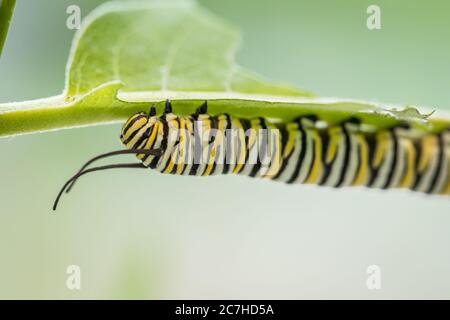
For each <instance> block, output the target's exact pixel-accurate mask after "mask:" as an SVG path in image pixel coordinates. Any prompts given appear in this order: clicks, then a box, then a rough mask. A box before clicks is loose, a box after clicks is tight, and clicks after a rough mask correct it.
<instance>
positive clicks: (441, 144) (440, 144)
mask: <svg viewBox="0 0 450 320" xmlns="http://www.w3.org/2000/svg"><path fill="white" fill-rule="evenodd" d="M437 138H438V148H439V153H438V157H439V158H438V163H437V166H436V171H435V172H434V176H433V179H432V180H431V184H430V186H429V187H428V190H427V191H426V193H432V192H433V189H434V188H435V186H436V184H437V182H438V180H439V175H440V173H441V170H442V163H443V161H444V159H443V158H444V142H443V140H442V134H439V135H438V136H437Z"/></svg>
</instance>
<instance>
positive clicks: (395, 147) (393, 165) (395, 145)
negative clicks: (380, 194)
mask: <svg viewBox="0 0 450 320" xmlns="http://www.w3.org/2000/svg"><path fill="white" fill-rule="evenodd" d="M389 133H390V135H391V139H392V144H393V150H392V152H393V154H392V163H391V168H390V169H389V173H388V176H387V180H386V182H385V183H384V186H383V187H382V188H383V189H387V188H389V185H390V184H391V182H392V178H393V177H394V172H395V168H396V167H397V163H398V139H397V136H396V134H395V131H394V130H389Z"/></svg>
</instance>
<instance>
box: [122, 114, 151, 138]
mask: <svg viewBox="0 0 450 320" xmlns="http://www.w3.org/2000/svg"><path fill="white" fill-rule="evenodd" d="M143 117H144V116H142V117H141V118H143ZM144 118H145V117H144ZM147 123H148V121H147V122H145V123H144V124H142V125H141V126H139V127H138V128H137V129H136V130H135V131H133V132H132V133H131V135H130V136H129V137H128V139H126V140H124V141H123V144H125V145H126V144H128V143H129V142H130V141H131V140H133V138H134V137H135V136H136V134H137V133H138V132H139V130H141V129H142V127H144V126H146V125H147Z"/></svg>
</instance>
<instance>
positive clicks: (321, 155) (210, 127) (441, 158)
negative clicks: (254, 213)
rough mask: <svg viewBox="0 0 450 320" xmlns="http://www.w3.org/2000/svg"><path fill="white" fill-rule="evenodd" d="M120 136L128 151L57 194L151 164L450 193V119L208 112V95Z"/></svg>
mask: <svg viewBox="0 0 450 320" xmlns="http://www.w3.org/2000/svg"><path fill="white" fill-rule="evenodd" d="M120 140H121V141H122V143H123V144H124V145H125V147H126V150H121V151H114V152H110V153H106V154H103V155H100V156H97V157H94V158H93V159H91V160H90V161H88V162H87V163H86V164H85V165H84V166H83V167H82V168H81V170H80V171H79V172H78V173H77V174H76V175H75V176H73V177H72V178H71V179H70V180H69V181H67V183H66V184H65V185H64V187H63V188H62V189H61V191H60V193H59V194H58V197H57V199H56V200H55V204H54V209H56V206H57V204H58V201H59V199H60V197H61V195H62V193H63V192H64V190H66V188H67V192H68V191H70V189H71V188H72V187H73V184H74V183H75V181H76V180H77V179H78V178H79V177H80V176H82V175H84V174H86V173H89V172H94V171H99V170H106V169H113V168H151V169H155V170H157V171H159V172H161V173H169V174H177V175H195V176H209V175H215V174H240V175H246V176H250V177H261V178H266V179H271V180H276V181H280V182H285V183H289V184H292V183H303V184H317V185H321V186H329V187H335V188H338V187H347V186H366V187H371V188H380V189H390V188H406V189H410V190H413V191H418V192H423V193H434V194H445V195H449V194H450V126H449V127H448V128H446V129H445V130H442V131H441V132H438V133H429V132H423V131H419V130H416V129H413V128H411V127H410V126H409V125H408V123H405V124H400V125H397V126H394V127H392V128H388V129H377V128H370V127H365V126H364V124H363V123H361V121H360V120H359V119H358V118H357V117H351V118H349V119H347V120H345V121H343V122H341V123H339V124H328V123H326V122H324V121H322V120H321V119H320V118H318V117H317V116H316V115H314V114H311V115H307V116H301V117H298V118H297V119H294V120H293V121H290V122H286V123H277V122H274V121H271V120H269V119H265V118H261V117H259V118H253V119H243V118H237V117H232V116H230V115H228V114H219V115H209V114H208V105H207V101H205V102H204V103H203V104H202V105H201V106H200V107H198V108H197V110H196V112H195V113H194V114H192V115H190V116H177V115H176V114H174V113H173V108H172V104H171V103H170V101H168V100H167V101H166V104H165V108H164V112H163V114H162V115H161V116H157V115H156V108H155V106H154V105H152V106H151V107H150V110H149V112H147V113H145V112H139V113H137V114H135V115H133V116H131V117H130V118H129V119H128V120H127V121H126V122H125V124H124V125H123V127H122V131H121V135H120ZM127 153H128V154H129V153H131V154H135V155H136V157H137V159H138V160H139V163H136V164H128V163H127V164H118V165H109V166H102V167H95V168H91V169H88V168H87V167H88V166H89V165H90V164H92V163H93V162H94V161H97V160H99V159H103V158H106V157H109V156H114V155H118V154H127Z"/></svg>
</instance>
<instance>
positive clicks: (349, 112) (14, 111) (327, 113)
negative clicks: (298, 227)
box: [0, 88, 450, 137]
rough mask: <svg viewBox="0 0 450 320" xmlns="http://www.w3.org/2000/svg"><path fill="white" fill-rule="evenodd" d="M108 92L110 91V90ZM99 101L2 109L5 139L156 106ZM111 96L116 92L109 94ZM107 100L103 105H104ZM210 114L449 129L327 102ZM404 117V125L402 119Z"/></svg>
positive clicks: (193, 104) (215, 103) (230, 108)
mask: <svg viewBox="0 0 450 320" xmlns="http://www.w3.org/2000/svg"><path fill="white" fill-rule="evenodd" d="M106 89H108V88H105V90H106ZM98 93H99V94H100V98H99V97H98V96H97V98H95V100H91V99H90V98H89V97H87V98H85V99H81V100H78V101H74V102H67V101H65V99H64V96H63V95H61V96H56V97H52V98H47V99H41V100H35V101H29V102H18V103H8V104H3V105H1V104H0V137H7V136H14V135H20V134H27V133H36V132H44V131H53V130H58V129H65V128H75V127H82V126H92V125H100V124H110V123H114V122H116V123H117V122H124V121H125V120H126V119H127V118H128V117H129V116H130V115H132V114H134V113H136V112H140V111H148V109H149V106H150V105H151V104H152V102H125V101H122V100H119V99H111V95H104V94H101V92H98ZM109 93H110V94H111V92H109ZM102 97H103V99H102ZM171 100H172V104H173V108H174V113H176V114H179V115H188V114H192V113H194V112H195V110H196V108H197V107H198V106H199V105H200V104H201V103H202V102H203V101H204V99H203V101H202V100H198V99H195V100H192V99H171ZM155 104H156V106H157V110H158V114H161V113H162V111H163V109H164V101H160V100H159V101H155ZM208 112H209V113H210V114H213V115H215V114H221V113H228V114H230V115H231V116H235V117H244V118H254V117H255V116H256V115H257V116H262V117H267V118H271V119H279V120H281V121H290V120H292V119H294V118H296V117H298V116H301V115H311V114H315V115H317V116H318V117H319V118H320V119H322V120H324V121H326V122H327V123H329V124H336V123H340V121H344V120H346V119H348V118H350V117H354V116H356V117H358V118H359V119H361V120H362V121H363V123H365V124H367V125H371V126H374V127H376V128H388V127H391V126H394V125H396V124H398V123H400V122H405V121H407V122H409V123H410V124H412V125H413V126H415V127H416V128H418V129H420V130H424V131H427V132H439V131H442V130H443V129H445V128H449V127H450V120H449V119H439V118H429V119H428V120H423V119H422V120H420V119H416V118H404V117H402V115H398V114H395V113H393V112H390V111H387V110H385V109H379V108H377V107H376V106H375V105H373V104H370V103H362V102H354V101H348V100H336V101H333V102H323V101H320V100H316V99H308V100H305V101H303V102H297V103H286V102H276V101H254V100H235V99H208ZM399 116H400V117H402V118H401V119H400V118H399Z"/></svg>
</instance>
